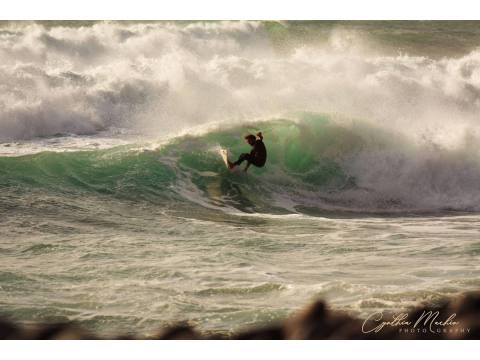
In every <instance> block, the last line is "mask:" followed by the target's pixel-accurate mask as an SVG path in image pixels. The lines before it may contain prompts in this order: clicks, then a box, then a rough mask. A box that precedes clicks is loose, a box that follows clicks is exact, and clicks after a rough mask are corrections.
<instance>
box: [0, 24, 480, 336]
mask: <svg viewBox="0 0 480 360" xmlns="http://www.w3.org/2000/svg"><path fill="white" fill-rule="evenodd" d="M479 29H480V26H479V23H478V22H258V21H257V22H177V23H175V22H81V23H78V22H39V23H29V22H4V23H2V24H1V26H0V56H1V58H2V64H1V65H0V79H1V82H0V94H1V96H0V315H1V316H3V317H8V318H11V319H13V320H16V321H20V322H25V323H36V322H49V321H69V320H73V321H76V322H78V323H80V324H81V325H82V326H84V327H86V328H87V329H90V330H92V331H95V332H97V333H99V334H101V335H104V336H113V335H115V334H119V333H136V334H143V335H149V334H152V333H154V332H155V331H157V330H158V329H159V328H162V327H163V326H167V325H170V324H173V323H176V322H178V321H187V322H188V323H190V324H192V325H195V326H197V327H198V328H199V329H201V330H204V331H221V332H227V333H228V332H231V331H236V330H239V329H244V328H247V327H249V326H254V325H260V324H265V323H267V322H270V321H279V320H282V319H284V318H285V317H286V316H288V315H289V314H291V313H292V312H293V311H295V310H297V309H299V308H300V307H302V306H303V305H305V304H306V303H308V302H309V301H312V300H313V299H316V298H322V299H325V300H327V301H328V303H329V304H330V306H331V307H332V308H335V309H342V310H346V311H349V312H351V313H352V314H355V315H358V316H361V317H366V316H368V315H370V314H371V313H373V312H375V311H380V310H389V311H399V310H403V309H406V308H409V307H412V306H415V305H418V304H421V303H429V304H432V303H437V302H439V301H441V300H442V299H444V298H445V297H448V296H451V295H455V294H458V293H462V292H465V291H469V290H476V289H478V287H479V286H480V280H479V279H480V276H479V275H480V266H479V265H478V264H479V261H478V260H479V256H480V240H479V233H480V224H479V220H480V216H479V211H480V205H479V204H480V154H479V150H478V149H479V147H478V145H477V144H478V136H479V130H480V123H479V118H478V116H479V115H478V114H480V112H479V110H480V97H479V96H480V95H479V94H480V51H479V50H478V46H479V45H480V30H479ZM257 131H262V132H263V134H264V136H265V144H266V146H267V151H268V160H267V164H266V166H265V167H264V168H261V169H258V168H253V167H252V168H250V170H249V171H248V173H247V174H245V173H242V172H241V171H240V172H230V171H228V170H227V169H225V166H224V164H223V162H222V159H221V157H220V156H219V153H218V151H219V149H220V148H222V147H223V148H227V149H229V151H230V154H231V156H232V158H233V157H236V156H238V155H239V154H240V153H242V152H245V151H248V146H247V145H246V144H245V143H244V141H243V135H245V134H246V133H255V132H257Z"/></svg>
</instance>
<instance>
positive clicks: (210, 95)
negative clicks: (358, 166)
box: [0, 22, 480, 146]
mask: <svg viewBox="0 0 480 360" xmlns="http://www.w3.org/2000/svg"><path fill="white" fill-rule="evenodd" d="M355 24H356V23H355V22H353V23H352V24H350V23H338V24H337V23H327V24H326V25H325V24H322V26H320V25H315V24H314V23H313V24H310V26H307V25H305V28H306V29H309V31H308V32H307V31H304V33H305V34H303V33H302V32H301V31H299V30H298V28H299V26H300V25H299V24H297V23H268V22H195V23H185V24H184V23H162V22H156V23H128V22H125V23H122V22H99V23H92V24H85V26H78V25H77V26H60V25H62V24H61V23H60V24H59V25H55V24H50V23H41V24H30V23H23V22H13V23H8V24H5V25H4V26H3V27H2V28H1V30H0V54H1V58H2V65H1V66H0V80H1V84H2V85H1V87H0V99H1V100H0V109H1V113H0V141H3V142H6V141H15V140H20V139H31V138H34V137H38V136H42V137H45V136H52V135H57V134H93V133H96V132H98V131H102V130H109V129H112V128H113V129H123V131H130V132H134V133H139V134H148V135H155V136H162V137H164V136H167V135H171V134H178V133H180V132H182V131H185V130H188V129H190V128H191V127H192V126H196V125H201V124H208V123H212V122H224V123H231V122H234V121H242V120H249V121H251V120H253V119H269V118H272V117H275V116H282V115H285V114H286V113H288V112H289V111H315V112H322V113H325V112H326V113H339V114H342V115H345V116H349V117H353V118H357V119H358V118H360V119H363V120H366V121H370V122H373V123H374V124H375V125H376V126H379V127H387V128H389V129H395V131H398V132H402V133H406V134H409V135H411V136H415V137H424V138H426V139H428V141H432V142H435V143H437V142H438V143H439V144H442V145H449V146H452V145H458V143H459V142H462V141H463V140H462V139H463V137H464V136H465V133H466V132H468V133H469V135H470V136H475V135H476V132H477V131H478V124H477V123H478V119H477V117H478V116H477V114H478V110H479V106H480V103H479V94H480V93H479V89H480V71H479V70H480V52H478V51H477V50H476V47H475V46H473V45H472V46H468V44H469V43H468V42H467V43H466V40H465V38H466V39H467V40H468V39H470V38H472V37H473V38H478V35H477V34H476V27H475V26H474V25H472V24H470V23H466V25H465V26H466V30H465V31H464V33H467V35H469V36H470V37H465V36H464V33H461V34H459V36H458V38H455V34H456V32H455V31H452V32H451V33H450V34H452V35H450V37H453V38H452V39H451V42H453V43H455V44H456V43H459V42H461V43H462V44H464V47H463V48H462V49H461V51H457V52H456V53H455V55H452V45H450V42H448V41H445V40H444V41H443V43H438V44H437V46H436V47H435V46H432V43H433V44H434V45H435V41H437V42H438V41H439V40H438V39H437V40H436V38H435V37H434V36H437V37H439V36H440V35H436V34H437V33H438V32H441V31H440V30H441V29H442V26H443V27H444V28H445V32H447V31H448V30H449V28H452V27H453V29H454V30H455V29H456V27H458V25H452V24H450V23H448V22H445V23H436V22H432V23H431V25H428V22H427V23H426V24H425V23H415V22H412V23H411V24H409V23H408V22H406V23H404V24H406V25H405V27H406V30H405V29H404V30H403V32H399V29H401V26H399V25H398V24H396V23H395V22H393V23H384V22H379V23H375V22H372V23H367V24H363V26H362V23H359V24H357V25H355ZM442 24H443V25H442ZM312 29H313V30H312ZM428 30H430V33H429V32H428ZM469 30H470V33H469V32H468V31H469ZM412 32H413V33H414V34H415V36H414V37H415V39H416V40H415V41H408V40H405V39H404V38H406V39H409V38H412V36H411V33H412ZM425 33H427V34H430V36H427V35H425ZM388 35H391V39H390V41H385V38H386V37H388ZM408 35H410V36H409V37H408ZM460 35H463V38H462V37H460ZM422 39H423V41H422ZM461 40H462V41H461ZM471 42H472V43H474V42H473V41H471ZM396 43H397V44H396ZM465 43H466V44H465ZM442 47H444V49H445V50H444V52H445V55H443V56H442V55H441V50H440V49H441V48H442ZM453 50H455V47H454V49H453ZM407 51H409V52H410V53H411V54H410V53H408V52H407ZM439 53H440V54H439Z"/></svg>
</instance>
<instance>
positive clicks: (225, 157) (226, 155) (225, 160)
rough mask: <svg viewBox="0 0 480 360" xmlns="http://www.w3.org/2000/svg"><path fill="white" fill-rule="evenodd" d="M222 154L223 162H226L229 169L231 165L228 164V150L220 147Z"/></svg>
mask: <svg viewBox="0 0 480 360" xmlns="http://www.w3.org/2000/svg"><path fill="white" fill-rule="evenodd" d="M220 156H221V157H222V159H223V162H224V163H225V166H226V167H227V169H230V167H229V166H228V150H227V149H220Z"/></svg>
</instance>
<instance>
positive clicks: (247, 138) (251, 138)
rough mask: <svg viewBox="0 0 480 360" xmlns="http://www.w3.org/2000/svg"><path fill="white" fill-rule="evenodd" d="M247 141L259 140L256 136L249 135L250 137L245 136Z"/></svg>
mask: <svg viewBox="0 0 480 360" xmlns="http://www.w3.org/2000/svg"><path fill="white" fill-rule="evenodd" d="M245 140H252V141H255V140H257V138H256V137H255V135H252V134H248V135H245Z"/></svg>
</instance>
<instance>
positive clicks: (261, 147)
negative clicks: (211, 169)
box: [228, 132, 267, 171]
mask: <svg viewBox="0 0 480 360" xmlns="http://www.w3.org/2000/svg"><path fill="white" fill-rule="evenodd" d="M245 141H246V142H247V143H248V144H249V145H250V146H251V147H252V148H253V149H252V151H250V153H244V154H242V155H240V157H239V158H238V160H237V161H235V162H231V161H228V167H229V168H230V169H233V168H234V167H235V166H238V165H240V164H241V163H242V162H244V161H246V162H247V166H245V170H244V171H247V170H248V168H249V167H250V165H252V164H253V165H255V166H257V167H263V166H264V165H265V162H266V161H267V149H266V148H265V144H264V143H263V135H262V133H261V132H258V133H257V136H255V135H252V134H248V135H246V136H245Z"/></svg>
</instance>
